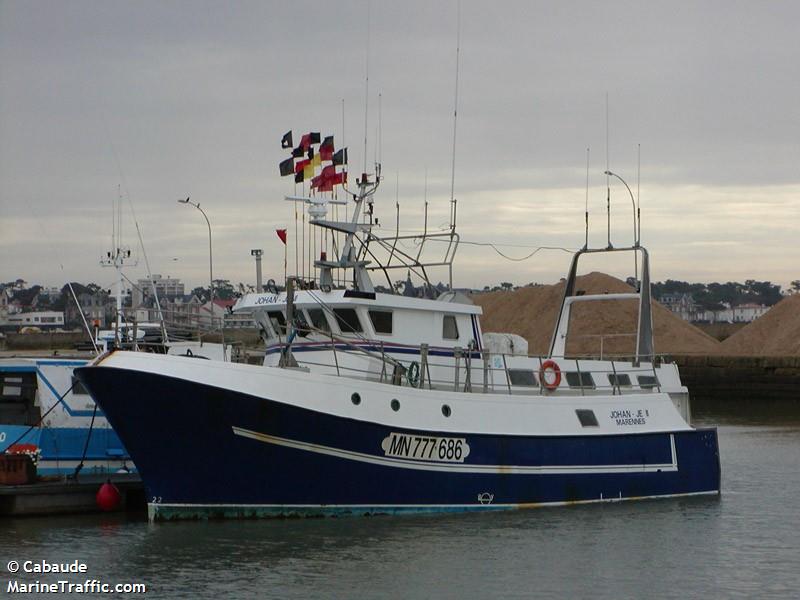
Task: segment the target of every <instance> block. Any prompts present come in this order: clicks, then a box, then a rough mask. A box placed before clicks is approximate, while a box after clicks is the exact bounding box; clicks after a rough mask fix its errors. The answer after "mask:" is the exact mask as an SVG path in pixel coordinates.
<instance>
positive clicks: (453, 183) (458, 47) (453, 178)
mask: <svg viewBox="0 0 800 600" xmlns="http://www.w3.org/2000/svg"><path fill="white" fill-rule="evenodd" d="M460 54H461V2H459V3H458V4H457V8H456V89H455V101H454V106H453V162H452V164H451V166H450V231H455V228H456V207H455V186H456V131H457V125H458V67H459V57H460Z"/></svg>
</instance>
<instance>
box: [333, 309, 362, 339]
mask: <svg viewBox="0 0 800 600" xmlns="http://www.w3.org/2000/svg"><path fill="white" fill-rule="evenodd" d="M333 314H335V315H336V321H337V322H338V324H339V330H340V331H341V332H342V333H344V334H348V333H361V332H362V331H364V328H363V327H361V321H360V320H359V318H358V313H357V312H356V310H355V309H354V308H334V309H333Z"/></svg>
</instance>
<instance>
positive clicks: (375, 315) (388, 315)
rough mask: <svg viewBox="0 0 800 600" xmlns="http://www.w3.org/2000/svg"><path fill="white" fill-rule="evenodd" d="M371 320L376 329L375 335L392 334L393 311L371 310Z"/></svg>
mask: <svg viewBox="0 0 800 600" xmlns="http://www.w3.org/2000/svg"><path fill="white" fill-rule="evenodd" d="M369 320H370V321H372V326H373V327H374V328H375V333H392V311H389V310H371V311H369Z"/></svg>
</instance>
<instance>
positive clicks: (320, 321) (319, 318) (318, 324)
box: [308, 308, 331, 333]
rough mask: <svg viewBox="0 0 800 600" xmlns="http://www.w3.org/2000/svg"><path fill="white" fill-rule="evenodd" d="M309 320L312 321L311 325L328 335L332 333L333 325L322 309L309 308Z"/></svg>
mask: <svg viewBox="0 0 800 600" xmlns="http://www.w3.org/2000/svg"><path fill="white" fill-rule="evenodd" d="M308 318H309V319H310V320H311V324H312V325H313V326H314V327H315V328H316V329H319V330H320V331H324V332H326V333H330V331H331V325H330V323H328V317H326V316H325V311H324V310H322V309H321V308H309V309H308Z"/></svg>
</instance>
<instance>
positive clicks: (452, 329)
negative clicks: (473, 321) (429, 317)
mask: <svg viewBox="0 0 800 600" xmlns="http://www.w3.org/2000/svg"><path fill="white" fill-rule="evenodd" d="M442 337H443V338H444V339H446V340H457V339H458V324H457V323H456V318H455V317H454V316H453V315H445V316H444V319H442Z"/></svg>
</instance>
